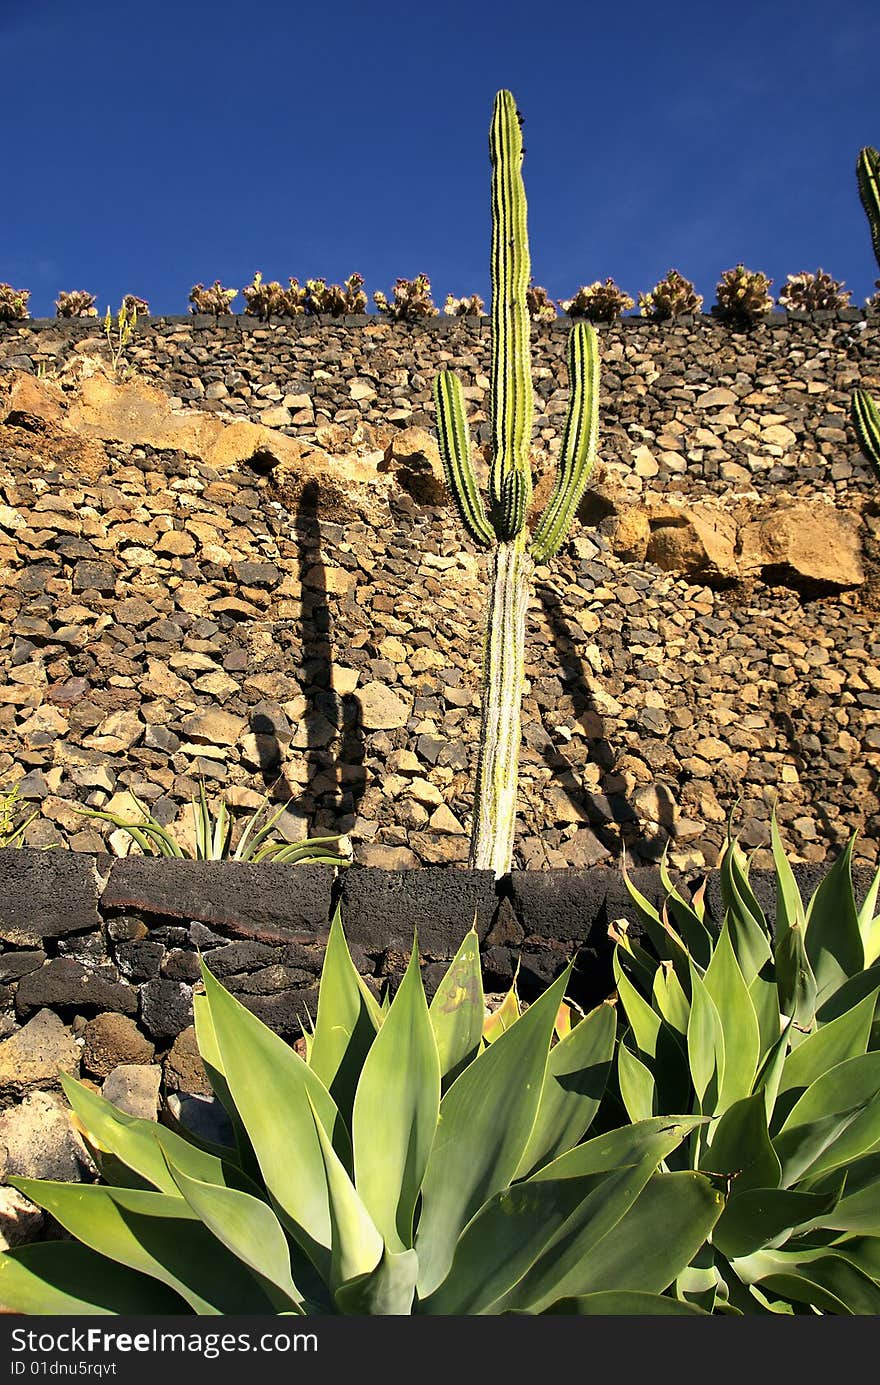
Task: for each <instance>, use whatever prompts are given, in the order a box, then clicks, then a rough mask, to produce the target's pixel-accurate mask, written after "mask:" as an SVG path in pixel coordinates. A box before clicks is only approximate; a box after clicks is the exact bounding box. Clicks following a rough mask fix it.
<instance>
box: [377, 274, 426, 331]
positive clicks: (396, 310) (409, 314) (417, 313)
mask: <svg viewBox="0 0 880 1385" xmlns="http://www.w3.org/2000/svg"><path fill="white" fill-rule="evenodd" d="M373 302H374V303H375V304H376V307H377V308H378V309H379V312H380V313H385V315H386V316H387V317H390V318H391V319H392V321H394V322H415V321H417V320H418V319H420V318H423V317H436V316H437V314H438V312H439V311H440V310H439V308H436V307H435V306H434V303H433V300H432V298H431V281H430V279H429V278H428V276H427V274H417V275H416V277H415V278H414V279H398V280H397V283H396V284H395V285H394V297H393V299H392V300H391V301H390V302H389V300H388V299H387V298H386V297H385V294H384V293H381V292H378V293H374V294H373Z"/></svg>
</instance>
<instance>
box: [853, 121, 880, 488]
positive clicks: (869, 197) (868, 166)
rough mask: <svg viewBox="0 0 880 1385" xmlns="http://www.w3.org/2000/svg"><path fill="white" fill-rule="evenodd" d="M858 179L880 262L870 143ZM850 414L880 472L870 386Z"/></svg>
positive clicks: (875, 156)
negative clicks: (869, 391)
mask: <svg viewBox="0 0 880 1385" xmlns="http://www.w3.org/2000/svg"><path fill="white" fill-rule="evenodd" d="M856 182H857V184H858V189H859V199H860V201H861V204H862V206H863V207H864V209H865V215H866V216H867V218H868V226H869V228H870V231H871V244H872V245H873V247H874V256H875V258H876V260H877V264H878V266H880V152H878V151H877V150H876V149H874V148H872V146H871V145H869V144H868V145H866V146H865V147H864V149H860V150H859V157H858V159H857V160H856ZM878 285H880V280H878ZM850 414H851V417H852V421H853V426H854V428H855V430H856V436H857V438H858V440H859V447H860V448H861V449H862V452H863V453H864V455H865V456H866V457H867V459H868V461H869V462H871V463H872V465H873V466H874V469H875V470H876V471H877V472H878V473H880V409H878V408H877V401H876V400H875V399H874V398H873V396H872V395H870V394H869V393H868V391H867V390H863V389H856V390H854V391H853V396H852V401H851V403H850Z"/></svg>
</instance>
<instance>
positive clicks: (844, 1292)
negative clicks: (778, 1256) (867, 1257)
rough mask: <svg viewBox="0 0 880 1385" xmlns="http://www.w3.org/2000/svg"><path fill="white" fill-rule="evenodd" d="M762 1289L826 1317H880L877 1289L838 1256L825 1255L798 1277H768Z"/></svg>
mask: <svg viewBox="0 0 880 1385" xmlns="http://www.w3.org/2000/svg"><path fill="white" fill-rule="evenodd" d="M799 1268H800V1267H799ZM761 1286H762V1288H764V1289H765V1290H770V1291H772V1292H774V1293H779V1294H784V1295H785V1296H786V1298H792V1299H794V1300H795V1302H797V1303H809V1304H810V1305H811V1307H814V1308H819V1309H821V1310H823V1311H824V1312H826V1313H835V1314H838V1315H842V1314H847V1315H854V1316H858V1317H862V1316H875V1315H876V1314H878V1313H880V1285H878V1284H876V1283H875V1282H874V1280H872V1279H870V1278H869V1277H868V1276H867V1275H866V1274H863V1273H862V1272H861V1270H859V1269H857V1268H856V1267H855V1265H851V1264H849V1263H848V1262H847V1261H846V1260H844V1259H843V1258H842V1257H841V1256H839V1255H824V1256H822V1258H821V1259H819V1260H814V1261H812V1262H810V1264H809V1266H808V1267H804V1268H803V1269H802V1270H801V1272H800V1273H797V1272H793V1273H789V1274H784V1273H783V1274H770V1275H767V1276H766V1278H764V1279H762V1280H761Z"/></svg>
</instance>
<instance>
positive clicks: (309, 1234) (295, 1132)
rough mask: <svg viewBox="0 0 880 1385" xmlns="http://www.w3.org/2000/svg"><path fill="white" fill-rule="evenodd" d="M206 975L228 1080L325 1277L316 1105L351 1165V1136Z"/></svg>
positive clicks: (327, 1230) (282, 1046) (264, 1169)
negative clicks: (315, 1118)
mask: <svg viewBox="0 0 880 1385" xmlns="http://www.w3.org/2000/svg"><path fill="white" fill-rule="evenodd" d="M202 978H203V980H204V983H205V993H206V995H207V998H208V1003H209V1005H210V1009H211V1018H212V1021H213V1024H214V1033H215V1035H216V1039H217V1047H218V1048H219V1050H220V1057H221V1059H222V1063H223V1071H224V1074H225V1076H226V1081H227V1082H228V1084H229V1090H230V1093H231V1095H232V1099H233V1101H234V1102H235V1105H236V1108H237V1109H238V1112H239V1114H240V1116H241V1118H242V1121H243V1123H244V1125H245V1128H246V1130H247V1132H248V1136H249V1138H250V1141H251V1144H252V1145H253V1148H254V1152H255V1154H256V1157H257V1160H258V1162H259V1166H260V1170H261V1173H262V1176H263V1179H264V1181H265V1184H266V1187H267V1188H268V1190H269V1192H270V1194H271V1195H272V1198H273V1201H274V1203H275V1204H276V1207H277V1209H279V1210H280V1213H281V1215H282V1220H283V1221H284V1223H285V1225H286V1227H287V1229H288V1230H289V1231H290V1232H291V1233H292V1235H293V1236H294V1237H295V1238H296V1239H297V1241H298V1242H299V1243H300V1245H301V1246H302V1248H303V1250H305V1252H306V1254H307V1255H308V1256H309V1257H310V1259H311V1260H312V1262H313V1263H314V1265H315V1267H316V1268H317V1269H318V1270H319V1272H321V1273H322V1274H325V1273H329V1269H330V1247H331V1218H330V1203H329V1193H328V1188H327V1176H326V1173H325V1167H324V1158H323V1155H322V1152H321V1144H320V1141H319V1139H318V1135H317V1132H316V1130H315V1121H314V1119H313V1117H312V1106H314V1108H315V1109H316V1110H317V1112H318V1117H319V1120H320V1122H321V1123H322V1124H323V1126H324V1129H325V1130H329V1131H330V1132H331V1138H332V1139H333V1140H334V1141H335V1142H337V1147H338V1148H339V1149H341V1150H342V1152H343V1155H344V1157H345V1160H346V1162H347V1163H348V1165H349V1167H350V1166H351V1165H350V1160H351V1150H350V1148H349V1146H348V1135H347V1132H346V1131H345V1128H344V1126H343V1124H342V1122H341V1120H340V1119H339V1112H338V1110H337V1107H336V1105H335V1103H334V1101H333V1098H332V1097H331V1096H330V1093H329V1092H328V1091H327V1089H326V1087H324V1085H323V1083H322V1082H321V1080H320V1078H318V1077H317V1075H316V1074H315V1073H314V1072H313V1071H312V1069H311V1068H309V1067H307V1065H306V1064H305V1063H304V1062H303V1061H302V1059H301V1058H300V1057H299V1055H298V1054H297V1053H296V1052H295V1051H294V1050H293V1049H292V1048H290V1047H289V1046H288V1045H287V1044H286V1043H285V1042H284V1040H283V1039H281V1038H279V1037H278V1035H277V1034H274V1033H273V1032H272V1030H271V1029H269V1028H268V1027H267V1026H266V1025H264V1024H263V1023H262V1021H261V1020H258V1019H257V1017H256V1016H255V1015H252V1014H251V1013H250V1011H248V1010H246V1009H245V1007H244V1006H243V1005H240V1004H239V1002H238V1001H237V1000H236V999H235V998H234V997H233V996H231V995H230V994H229V992H228V991H226V990H225V989H224V988H223V987H222V986H221V985H220V983H219V982H218V981H217V980H215V978H214V977H213V976H212V975H211V973H210V972H209V971H208V969H207V967H206V966H205V965H204V964H203V965H202ZM294 1153H295V1157H292V1156H293V1155H294ZM376 1258H377V1259H378V1256H377V1257H376ZM358 1272H359V1271H358Z"/></svg>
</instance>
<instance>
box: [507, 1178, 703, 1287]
mask: <svg viewBox="0 0 880 1385" xmlns="http://www.w3.org/2000/svg"><path fill="white" fill-rule="evenodd" d="M622 1176H623V1175H618V1176H617V1177H622ZM612 1177H615V1175H612ZM723 1205H724V1200H723V1198H722V1196H721V1194H720V1193H719V1192H718V1191H717V1190H716V1189H715V1188H713V1187H712V1185H711V1183H710V1182H709V1180H708V1179H706V1178H703V1177H702V1175H701V1174H698V1173H693V1172H692V1171H690V1170H688V1171H686V1172H683V1173H655V1174H653V1175H652V1176H651V1177H650V1178H649V1180H648V1182H647V1183H646V1184H645V1186H644V1187H643V1189H642V1191H641V1193H640V1194H639V1195H638V1197H637V1198H636V1200H635V1202H634V1203H633V1204H632V1206H631V1207H630V1209H629V1211H627V1212H626V1213H625V1214H624V1215H623V1216H622V1217H620V1219H619V1220H617V1221H616V1222H615V1223H614V1225H613V1227H611V1228H610V1230H609V1231H607V1232H606V1234H605V1235H603V1236H602V1237H601V1239H599V1240H598V1241H593V1238H592V1237H591V1236H590V1235H589V1231H590V1228H589V1226H587V1228H586V1231H587V1236H586V1237H582V1236H580V1235H579V1234H578V1232H579V1230H580V1228H579V1227H578V1226H577V1213H575V1214H574V1216H573V1217H572V1218H571V1219H570V1222H571V1224H572V1225H571V1227H569V1226H568V1225H566V1226H564V1227H563V1228H562V1230H561V1231H559V1232H557V1234H556V1236H555V1237H554V1238H553V1240H552V1241H551V1242H550V1244H549V1246H548V1247H547V1249H546V1251H545V1253H544V1255H543V1256H542V1257H541V1259H540V1260H539V1261H538V1262H537V1263H536V1264H535V1266H534V1267H533V1268H532V1269H531V1270H529V1271H528V1272H527V1273H526V1274H525V1275H524V1276H523V1278H522V1279H521V1280H520V1281H519V1282H518V1283H517V1284H516V1286H515V1287H514V1288H513V1289H512V1290H511V1291H510V1293H508V1294H507V1295H506V1296H505V1297H504V1298H503V1299H501V1300H498V1301H497V1302H496V1303H495V1304H494V1305H493V1311H494V1312H501V1311H504V1312H507V1311H510V1310H511V1309H519V1310H523V1309H525V1310H527V1311H529V1312H532V1313H541V1312H543V1310H544V1309H545V1308H549V1307H550V1305H551V1304H552V1303H555V1302H557V1301H558V1300H559V1299H560V1298H568V1297H580V1296H581V1295H583V1294H589V1293H596V1292H599V1291H608V1290H625V1291H634V1290H635V1291H641V1292H644V1293H652V1294H660V1293H662V1292H663V1290H664V1289H666V1288H668V1287H669V1285H670V1284H671V1283H672V1281H673V1280H674V1279H675V1278H676V1276H677V1275H678V1274H680V1273H681V1271H682V1270H683V1269H684V1268H685V1266H686V1265H688V1264H690V1262H691V1260H692V1259H693V1257H694V1255H695V1254H696V1253H697V1251H698V1250H699V1249H700V1247H701V1246H702V1245H703V1243H704V1241H705V1240H706V1238H707V1237H708V1236H709V1234H710V1233H711V1230H712V1227H713V1226H714V1225H715V1222H716V1221H717V1220H718V1217H719V1216H720V1214H721V1211H722V1209H723ZM609 1220H610V1218H609ZM586 1239H588V1240H589V1249H588V1252H587V1253H584V1252H583V1251H582V1248H581V1247H582V1243H583V1241H584V1240H586Z"/></svg>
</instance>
